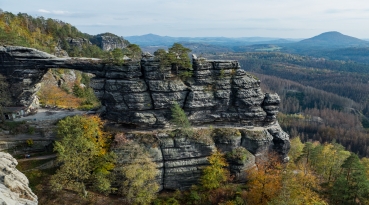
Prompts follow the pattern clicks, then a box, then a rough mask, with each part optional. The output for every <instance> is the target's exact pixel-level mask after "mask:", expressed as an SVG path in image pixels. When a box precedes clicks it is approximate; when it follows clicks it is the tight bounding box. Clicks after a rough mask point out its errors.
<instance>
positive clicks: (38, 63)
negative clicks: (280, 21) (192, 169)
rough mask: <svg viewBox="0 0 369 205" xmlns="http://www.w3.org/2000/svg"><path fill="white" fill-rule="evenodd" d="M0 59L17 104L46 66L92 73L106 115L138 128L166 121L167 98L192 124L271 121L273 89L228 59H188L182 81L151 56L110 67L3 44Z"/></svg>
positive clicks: (27, 100) (25, 101)
mask: <svg viewBox="0 0 369 205" xmlns="http://www.w3.org/2000/svg"><path fill="white" fill-rule="evenodd" d="M0 60H1V64H0V73H1V74H3V75H4V76H6V77H7V80H8V82H9V84H10V85H11V90H10V91H11V94H12V98H13V101H14V102H15V103H17V104H18V105H23V106H29V105H30V104H31V102H32V98H33V97H34V95H35V92H36V91H37V89H38V88H37V83H38V82H39V81H40V80H41V78H42V77H43V75H44V74H45V73H46V72H47V70H48V69H49V68H68V69H75V70H80V71H83V72H88V73H93V74H95V76H96V77H95V78H94V79H93V80H92V81H91V87H92V88H93V89H94V91H95V94H96V96H97V97H98V98H99V99H100V100H101V101H102V103H103V105H104V106H106V117H107V118H108V119H110V120H113V121H116V122H118V123H125V124H134V125H137V126H139V127H150V128H160V127H165V126H168V125H169V121H168V118H170V107H171V105H172V103H173V102H176V103H178V104H179V105H180V106H181V107H183V109H184V110H185V111H186V112H187V113H188V116H189V119H190V121H191V122H192V123H193V124H198V125H201V124H208V123H209V124H210V123H211V124H230V123H231V124H238V125H247V126H264V125H269V124H273V123H275V122H276V113H277V112H278V105H279V101H280V100H279V97H278V95H276V94H264V93H262V91H261V89H260V81H259V80H257V79H255V78H254V77H252V76H251V75H249V74H247V73H246V72H245V71H244V70H242V69H240V66H239V64H238V62H237V61H234V60H221V61H215V60H213V61H209V60H206V59H204V58H201V59H197V58H194V59H193V69H194V74H193V77H192V78H189V79H187V80H181V79H180V78H178V77H177V76H175V75H174V74H172V72H171V68H167V69H164V70H163V69H161V70H160V68H159V61H157V60H156V59H155V58H154V57H153V56H151V55H146V56H144V57H143V58H142V60H141V62H127V63H125V64H124V65H122V66H115V65H108V64H106V63H104V62H103V61H101V60H100V59H96V58H95V59H94V58H58V57H55V56H53V55H50V54H47V53H45V52H42V51H38V50H36V49H32V48H25V47H16V46H7V47H0ZM163 75H165V76H166V77H165V78H163ZM163 79H165V80H163Z"/></svg>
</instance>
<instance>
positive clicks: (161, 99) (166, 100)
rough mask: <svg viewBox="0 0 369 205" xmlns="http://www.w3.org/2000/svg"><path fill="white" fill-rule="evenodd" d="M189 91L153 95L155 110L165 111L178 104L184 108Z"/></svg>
mask: <svg viewBox="0 0 369 205" xmlns="http://www.w3.org/2000/svg"><path fill="white" fill-rule="evenodd" d="M187 93H188V91H182V92H171V93H152V99H153V101H154V108H155V109H164V108H168V107H171V106H173V104H174V103H177V104H178V105H179V106H181V107H183V104H184V101H185V99H186V96H187Z"/></svg>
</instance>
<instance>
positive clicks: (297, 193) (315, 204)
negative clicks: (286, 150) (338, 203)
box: [268, 162, 327, 205]
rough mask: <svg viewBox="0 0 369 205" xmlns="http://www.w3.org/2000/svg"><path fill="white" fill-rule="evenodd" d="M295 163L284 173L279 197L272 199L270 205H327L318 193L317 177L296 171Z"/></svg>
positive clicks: (291, 163)
mask: <svg viewBox="0 0 369 205" xmlns="http://www.w3.org/2000/svg"><path fill="white" fill-rule="evenodd" d="M291 165H293V162H290V163H289V164H288V166H287V167H286V168H285V169H284V170H283V172H282V187H281V190H280V191H279V193H278V195H277V196H276V197H274V198H272V200H271V202H270V203H268V204H269V205H280V204H283V205H297V204H304V205H326V204H327V203H326V202H325V201H324V200H323V199H322V197H321V196H320V195H319V194H318V193H317V192H316V190H318V188H319V182H318V179H317V177H316V176H315V175H314V174H313V173H312V172H307V174H305V173H304V172H303V171H302V170H300V169H296V167H295V166H291Z"/></svg>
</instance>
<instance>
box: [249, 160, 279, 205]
mask: <svg viewBox="0 0 369 205" xmlns="http://www.w3.org/2000/svg"><path fill="white" fill-rule="evenodd" d="M281 171H282V167H281V164H280V163H279V162H278V159H277V158H275V157H272V156H270V157H269V159H267V160H265V161H263V162H261V163H259V164H258V165H257V168H255V169H253V170H250V171H248V174H249V175H248V176H249V182H248V183H247V185H248V186H249V190H248V192H247V194H246V198H245V200H246V201H247V202H248V204H255V205H257V204H267V203H268V202H269V201H270V200H271V199H273V198H274V197H276V196H277V195H278V194H279V191H280V190H281V188H282V174H281Z"/></svg>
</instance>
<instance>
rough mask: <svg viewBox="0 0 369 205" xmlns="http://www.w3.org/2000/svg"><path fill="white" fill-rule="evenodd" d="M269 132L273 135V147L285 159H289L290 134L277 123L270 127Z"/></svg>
mask: <svg viewBox="0 0 369 205" xmlns="http://www.w3.org/2000/svg"><path fill="white" fill-rule="evenodd" d="M268 132H269V133H270V134H271V135H272V136H273V149H274V151H275V152H277V153H278V154H280V155H281V156H282V157H283V159H284V160H285V161H288V156H287V154H288V151H289V150H290V148H291V145H290V140H289V136H288V134H287V133H285V132H284V131H283V130H282V128H281V127H280V126H279V124H278V123H276V124H275V125H274V126H271V127H270V128H268Z"/></svg>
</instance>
